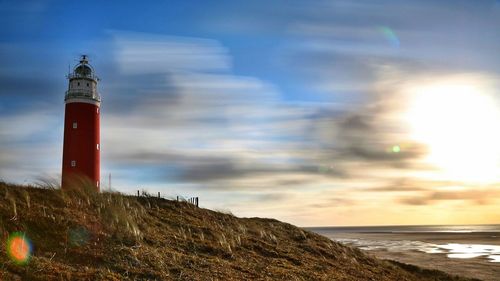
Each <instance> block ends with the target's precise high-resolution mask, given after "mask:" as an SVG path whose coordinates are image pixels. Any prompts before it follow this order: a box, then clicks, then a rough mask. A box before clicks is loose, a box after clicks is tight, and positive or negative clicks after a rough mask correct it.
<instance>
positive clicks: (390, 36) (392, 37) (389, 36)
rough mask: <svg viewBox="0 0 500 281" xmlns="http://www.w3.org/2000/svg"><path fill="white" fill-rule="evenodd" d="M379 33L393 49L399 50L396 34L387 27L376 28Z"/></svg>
mask: <svg viewBox="0 0 500 281" xmlns="http://www.w3.org/2000/svg"><path fill="white" fill-rule="evenodd" d="M378 29H379V30H380V32H382V34H383V35H384V37H385V39H386V40H387V41H388V42H389V44H391V46H393V47H394V48H399V45H400V41H399V38H398V36H397V35H396V33H395V32H394V31H393V30H392V29H391V28H389V27H387V26H380V27H379V28H378Z"/></svg>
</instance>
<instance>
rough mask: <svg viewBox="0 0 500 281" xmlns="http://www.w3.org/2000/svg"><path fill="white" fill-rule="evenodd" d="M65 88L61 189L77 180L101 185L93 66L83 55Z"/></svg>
mask: <svg viewBox="0 0 500 281" xmlns="http://www.w3.org/2000/svg"><path fill="white" fill-rule="evenodd" d="M67 78H68V80H69V85H68V91H66V95H65V97H64V102H65V104H66V105H65V107H66V108H65V112H64V145H63V162H62V188H63V189H64V188H68V186H70V185H71V184H74V183H75V181H76V180H78V181H79V182H81V180H84V181H86V182H87V183H90V184H91V185H93V186H95V188H96V190H97V191H99V185H100V156H99V155H100V153H99V150H100V147H99V145H100V143H99V130H100V128H99V119H100V118H99V116H100V113H99V107H100V104H101V97H100V96H99V94H98V93H97V82H98V81H99V78H98V77H97V76H95V74H94V69H93V68H92V66H91V65H90V64H89V61H88V59H87V56H85V55H83V56H82V57H81V59H80V63H79V64H77V65H76V66H75V68H74V69H73V72H72V73H70V74H68V77H67Z"/></svg>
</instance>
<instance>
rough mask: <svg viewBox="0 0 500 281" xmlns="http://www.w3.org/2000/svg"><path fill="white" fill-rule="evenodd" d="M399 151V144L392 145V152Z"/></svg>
mask: <svg viewBox="0 0 500 281" xmlns="http://www.w3.org/2000/svg"><path fill="white" fill-rule="evenodd" d="M400 151H401V147H400V146H399V145H394V146H393V147H392V152H394V153H399V152H400Z"/></svg>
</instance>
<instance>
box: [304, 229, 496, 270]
mask: <svg viewBox="0 0 500 281" xmlns="http://www.w3.org/2000/svg"><path fill="white" fill-rule="evenodd" d="M307 229H308V230H310V231H313V232H316V233H318V234H321V235H323V236H326V237H328V238H330V239H332V240H335V241H338V242H340V243H343V244H347V245H351V246H355V247H358V248H360V249H362V250H366V251H386V252H392V253H398V252H400V253H401V252H410V251H413V252H420V253H425V254H429V255H433V254H441V255H444V256H446V257H447V258H449V259H482V260H484V261H485V262H487V263H498V264H499V265H500V225H498V224H497V225H411V226H360V227H311V228H307Z"/></svg>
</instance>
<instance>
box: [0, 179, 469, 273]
mask: <svg viewBox="0 0 500 281" xmlns="http://www.w3.org/2000/svg"><path fill="white" fill-rule="evenodd" d="M13 232H23V233H25V235H26V237H27V238H29V239H30V240H31V241H32V244H33V253H32V257H31V259H30V261H29V263H28V264H26V265H18V264H16V263H15V262H13V261H12V260H11V259H9V258H8V257H7V255H6V249H5V243H4V242H3V243H2V245H3V246H2V247H1V249H0V280H468V279H462V278H459V277H451V276H449V275H447V274H444V273H439V274H432V273H429V271H419V270H416V269H415V268H414V267H407V266H406V267H405V266H402V265H400V264H393V263H389V262H386V261H381V260H377V259H375V258H373V257H370V256H368V255H366V254H365V253H363V252H361V251H359V250H357V249H354V248H350V247H346V246H343V245H341V244H339V243H336V242H333V241H331V240H329V239H327V238H325V237H322V236H320V235H317V234H314V233H311V232H308V231H306V230H303V229H300V228H298V227H295V226H293V225H290V224H286V223H282V222H279V221H277V220H273V219H261V218H237V217H235V216H234V215H232V214H227V213H220V212H214V211H211V210H208V209H202V208H197V207H195V206H194V205H192V204H188V203H186V202H177V201H172V200H166V199H160V198H156V197H154V196H148V194H144V196H141V197H136V196H126V195H123V194H120V193H113V192H111V193H110V192H103V193H96V192H95V191H94V189H93V188H92V187H90V186H88V185H84V184H81V185H77V186H75V187H74V188H71V189H69V190H64V191H62V190H60V189H59V188H58V187H57V185H54V184H49V185H44V184H40V185H38V186H18V185H11V184H6V183H2V182H0V235H1V236H2V239H3V241H6V240H7V237H8V236H9V234H10V233H13Z"/></svg>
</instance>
